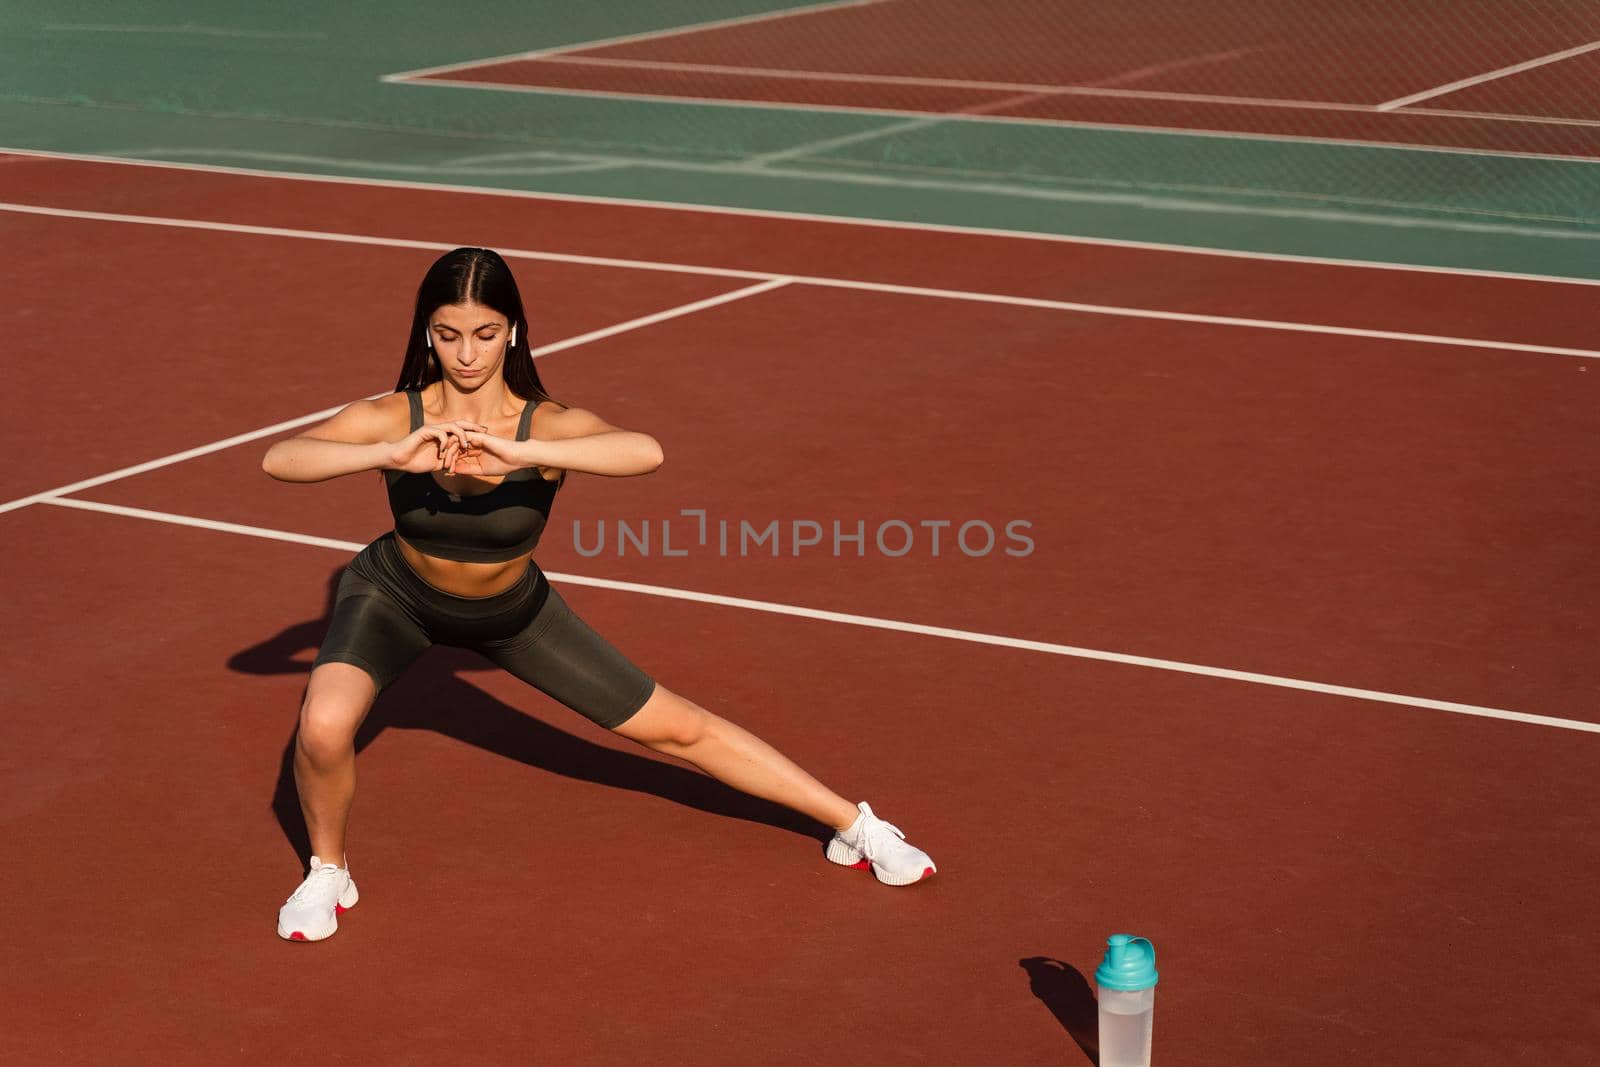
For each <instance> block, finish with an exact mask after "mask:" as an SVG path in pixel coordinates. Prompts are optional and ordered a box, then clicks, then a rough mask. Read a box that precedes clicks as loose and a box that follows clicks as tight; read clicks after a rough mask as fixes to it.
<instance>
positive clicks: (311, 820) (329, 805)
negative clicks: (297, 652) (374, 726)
mask: <svg viewBox="0 0 1600 1067" xmlns="http://www.w3.org/2000/svg"><path fill="white" fill-rule="evenodd" d="M377 696H378V687H377V685H376V684H375V683H374V682H373V680H372V676H371V675H370V674H368V673H367V672H366V671H364V670H362V669H361V668H360V667H357V666H355V665H354V664H351V663H337V662H333V663H323V664H321V665H319V666H318V667H316V668H315V669H314V670H312V672H311V680H310V681H309V682H308V683H307V684H306V695H305V700H304V702H303V703H302V704H301V705H300V726H299V729H298V731H297V732H296V734H295V744H294V781H295V787H296V788H297V789H298V790H299V793H300V811H301V813H302V814H303V815H304V816H305V821H306V830H307V831H308V832H309V833H310V836H311V851H312V852H314V853H315V854H316V855H317V857H318V858H319V859H322V860H324V861H325V862H328V863H333V864H336V865H338V866H340V867H347V866H348V864H347V863H346V862H345V829H346V827H347V826H348V825H349V822H350V806H351V804H352V803H354V801H355V794H356V745H355V740H356V730H358V729H359V728H360V727H361V722H362V720H363V719H365V718H366V717H367V712H368V711H370V710H372V704H373V701H375V700H376V699H377Z"/></svg>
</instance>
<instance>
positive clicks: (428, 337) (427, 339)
mask: <svg viewBox="0 0 1600 1067" xmlns="http://www.w3.org/2000/svg"><path fill="white" fill-rule="evenodd" d="M422 341H423V343H424V344H426V345H427V346H428V347H429V348H432V347H433V334H432V333H430V332H429V331H427V330H423V331H422Z"/></svg>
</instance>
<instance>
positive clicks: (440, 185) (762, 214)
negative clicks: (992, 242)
mask: <svg viewBox="0 0 1600 1067" xmlns="http://www.w3.org/2000/svg"><path fill="white" fill-rule="evenodd" d="M8 155H9V156H17V157H21V158H37V159H59V160H66V161H69V162H74V163H97V164H104V165H107V166H117V167H148V168H152V169H155V170H180V171H192V172H195V173H199V174H218V175H223V176H225V177H230V178H238V177H245V178H262V179H268V180H276V181H296V182H324V183H328V184H332V185H354V186H360V187H363V188H374V189H407V190H413V191H416V192H425V193H462V194H466V195H471V196H489V197H508V198H511V199H520V200H548V201H551V202H552V203H571V204H596V205H601V206H606V207H626V208H649V209H651V210H657V211H677V212H688V213H691V214H706V215H732V216H735V217H740V218H755V219H777V220H781V221H789V222H820V223H824V224H827V225H830V226H854V227H861V228H879V229H890V230H911V231H914V232H918V233H948V234H957V235H963V236H971V237H999V238H1005V239H1008V240H1014V241H1046V242H1050V243H1053V244H1069V245H1088V246H1090V247H1098V248H1125V249H1132V250H1135V251H1141V252H1173V253H1177V254H1180V255H1187V256H1217V257H1220V258H1223V259H1249V260H1260V261H1262V262H1266V263H1304V264H1310V265H1312V266H1322V267H1353V268H1357V269H1360V270H1388V271H1409V272H1414V273H1418V274H1447V275H1455V276H1459V277H1464V278H1498V279H1504V280H1508V281H1522V282H1541V283H1545V284H1551V285H1587V286H1600V278H1569V277H1562V276H1559V275H1553V274H1525V273H1521V272H1518V271H1502V270H1485V269H1481V268H1475V267H1436V266H1430V265H1428V264H1423V263H1384V262H1380V261H1378V260H1368V259H1340V258H1337V257H1334V256H1307V255H1296V254H1294V253H1291V252H1252V251H1246V250H1243V249H1233V248H1205V247H1201V246H1198V245H1180V244H1167V243H1165V242H1162V241H1134V240H1128V239H1126V238H1120V237H1084V236H1080V235H1077V234H1064V233H1045V232H1042V231H1039V230H1005V229H1000V228H998V227H991V226H956V225H951V224H949V223H939V222H900V221H897V220H894V219H873V218H851V217H848V216H841V215H819V214H815V213H812V212H805V211H775V210H772V209H770V208H746V207H723V206H719V205H715V204H684V203H679V202H677V201H674V200H649V199H643V198H637V199H636V198H632V197H621V196H593V195H586V194H582V193H550V192H538V191H534V190H527V189H502V188H496V187H494V186H486V185H460V184H455V183H450V182H420V181H411V180H408V179H405V178H364V177H353V176H350V175H342V174H307V173H302V172H299V171H289V170H262V169H260V168H255V167H233V166H227V167H224V166H219V165H217V164H212V163H179V162H173V161H169V160H154V159H133V158H129V157H126V156H101V155H93V154H90V153H85V152H52V151H47V150H44V149H37V148H10V147H6V146H4V145H0V157H4V156H8ZM4 162H5V160H4V159H3V158H0V164H3V163H4ZM728 276H730V277H760V275H759V274H753V273H734V274H731V275H728Z"/></svg>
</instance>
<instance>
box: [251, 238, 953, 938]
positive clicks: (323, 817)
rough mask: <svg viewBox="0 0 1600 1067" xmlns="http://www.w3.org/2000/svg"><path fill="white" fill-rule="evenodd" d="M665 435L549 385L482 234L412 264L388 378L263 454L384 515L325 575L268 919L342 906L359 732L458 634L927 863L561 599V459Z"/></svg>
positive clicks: (314, 930) (620, 720) (854, 852)
mask: <svg viewBox="0 0 1600 1067" xmlns="http://www.w3.org/2000/svg"><path fill="white" fill-rule="evenodd" d="M661 462H662V453H661V446H660V445H659V444H658V443H657V442H656V440H655V439H654V438H653V437H650V436H649V435H647V434H643V433H637V432H634V431H631V430H624V429H621V428H619V427H616V426H612V425H610V424H609V423H607V422H605V421H604V420H602V419H601V418H600V417H599V416H597V415H595V414H594V413H592V412H590V411H587V410H585V409H583V408H578V407H567V406H564V405H562V404H559V403H557V402H556V401H555V400H553V399H551V397H550V395H549V394H548V393H546V392H545V391H544V388H543V386H542V385H540V383H539V375H538V372H537V371H536V370H535V369H534V361H533V355H532V353H531V352H530V351H529V346H528V327H527V317H526V316H525V315H524V313H523V308H522V298H521V296H520V295H519V294H518V292H517V285H516V282H515V280H514V279H513V278H512V276H511V271H510V269H509V268H508V267H507V266H506V263H505V261H504V260H503V259H501V258H500V256H498V255H497V254H495V253H494V252H491V251H489V250H488V249H485V248H458V249H456V250H455V251H453V252H449V253H446V254H445V255H443V256H441V257H440V258H439V259H438V260H437V261H436V262H435V263H434V264H433V266H432V267H431V268H429V270H428V273H427V275H426V276H425V277H424V278H423V280H422V285H421V286H420V287H419V289H418V291H417V303H416V310H415V313H414V315H413V317H412V322H411V333H410V336H409V340H408V342H407V347H406V358H405V364H404V366H403V367H402V368H401V371H400V381H399V383H398V384H397V385H396V387H395V391H394V392H393V393H392V394H389V395H387V396H384V397H381V398H379V399H377V400H360V401H357V402H355V403H354V404H351V405H349V406H348V407H346V408H344V409H343V410H341V411H340V412H339V413H338V414H337V415H335V416H333V418H331V419H328V420H327V421H326V422H323V423H321V424H319V425H317V426H315V427H313V428H311V429H309V430H307V431H306V432H305V433H302V434H300V435H298V436H296V437H293V438H290V439H288V440H284V441H279V442H277V443H275V444H274V445H273V446H272V447H271V448H269V449H268V450H267V454H266V456H265V457H264V458H263V460H262V463H261V466H262V469H263V470H264V471H266V473H267V474H269V475H271V476H272V477H274V478H277V479H279V480H281V481H288V482H317V481H323V480H325V479H328V478H334V477H338V476H339V475H344V474H355V473H358V472H361V471H369V470H379V471H382V472H383V478H384V480H385V482H386V483H387V486H388V492H389V505H390V509H391V510H392V511H393V513H394V519H395V528H394V530H392V531H390V532H388V533H385V534H384V535H383V536H381V537H379V538H378V539H377V540H375V541H373V542H372V543H371V544H369V545H367V546H366V547H365V548H364V549H362V550H361V551H360V552H359V553H358V554H357V555H356V557H355V558H354V559H353V560H352V561H351V562H350V565H349V567H348V568H346V570H345V572H344V575H343V577H342V578H341V579H340V582H339V589H338V594H337V598H336V601H335V606H334V611H333V617H332V621H331V622H330V624H329V627H328V633H327V636H326V638H325V639H324V640H323V643H322V647H321V650H320V651H319V652H318V653H317V657H316V660H315V662H314V664H313V666H312V670H311V679H310V681H309V682H308V684H307V686H306V693H305V699H304V702H303V703H302V705H301V709H300V723H299V729H298V731H297V734H296V738H295V753H294V771H295V785H296V787H297V788H298V790H299V794H300V807H301V810H302V811H303V812H304V814H305V820H306V827H307V829H308V830H309V831H310V836H311V845H312V849H313V852H314V855H312V857H311V862H310V866H309V871H308V874H307V875H306V878H305V880H304V881H303V882H302V883H301V884H300V886H299V888H297V889H296V890H295V891H294V893H293V894H292V895H291V896H290V897H289V899H288V900H287V901H285V902H284V904H283V907H282V908H281V909H280V911H279V913H278V935H279V936H280V937H283V938H286V939H288V940H291V941H319V940H321V939H322V938H325V937H328V936H330V935H331V934H332V933H333V932H334V931H335V930H336V929H337V928H338V918H337V917H338V915H339V914H340V913H341V912H343V911H344V910H345V909H347V908H349V907H351V906H352V905H354V904H355V902H356V899H357V894H356V885H355V882H354V881H353V880H352V879H351V877H350V870H349V861H348V858H347V856H346V854H345V828H346V824H347V822H348V818H349V814H350V805H351V801H352V800H353V799H354V795H355V734H356V729H357V727H359V726H360V724H361V722H362V720H363V719H364V718H365V717H366V714H367V712H368V710H369V709H370V708H371V707H372V704H373V702H374V701H375V700H376V699H377V697H378V694H379V693H381V692H382V691H383V690H384V689H385V688H386V687H387V686H389V685H390V684H391V683H393V682H394V680H395V679H396V678H398V677H399V676H400V674H401V673H402V672H403V671H404V670H405V669H406V667H407V666H409V665H410V664H411V663H412V661H414V660H415V659H416V658H417V657H418V656H419V655H421V654H422V652H423V651H424V650H426V649H427V648H428V647H429V646H430V645H433V644H445V645H456V646H461V647H466V648H474V649H477V650H478V651H479V652H481V653H483V654H484V655H485V656H486V657H488V658H489V659H490V660H491V661H493V662H494V663H497V664H499V665H500V666H502V667H504V668H505V669H506V670H507V671H509V672H511V673H512V674H514V675H516V676H517V677H518V678H521V679H523V680H524V681H526V682H529V683H530V684H532V685H534V686H536V687H538V688H539V689H540V690H542V691H543V692H545V693H547V694H549V695H550V696H552V697H554V698H555V699H557V700H559V701H561V702H562V703H563V704H565V705H567V706H568V707H570V708H572V709H573V710H575V711H577V712H578V713H579V714H582V715H585V716H587V717H588V718H590V719H592V720H593V721H594V722H597V723H599V724H600V725H602V726H605V727H607V728H608V729H611V730H614V731H616V732H617V733H618V734H621V735H622V736H623V737H626V738H629V739H630V740H633V741H636V742H638V743H639V744H642V745H645V746H647V747H649V748H652V749H654V750H656V751H657V752H664V753H667V754H668V755H672V756H677V757H679V758H681V759H685V760H687V761H689V762H690V763H693V764H695V765H696V766H698V767H699V768H700V769H702V770H704V771H705V772H707V773H708V774H710V775H712V776H713V777H716V778H718V779H720V780H721V781H723V782H726V783H727V784H729V785H731V786H734V787H735V788H738V789H741V790H743V791H745V792H747V793H750V794H753V795H755V796H758V797H763V798H765V799H767V800H772V801H776V802H778V803H780V804H784V805H787V806H788V807H791V808H793V809H795V810H797V811H800V812H803V813H804V814H806V815H809V816H811V817H812V818H815V819H817V820H818V821H820V822H823V823H826V824H827V825H829V826H831V827H833V828H834V831H835V833H834V836H833V839H832V840H831V841H829V843H828V846H827V850H826V855H827V857H828V859H830V860H832V861H833V862H835V863H841V864H846V865H848V866H853V867H856V868H861V869H866V868H870V869H871V870H872V872H873V873H874V874H875V875H876V876H877V878H878V880H879V881H882V882H885V883H888V884H890V885H908V884H910V883H913V882H917V881H920V880H921V879H923V878H925V877H927V876H929V875H931V874H933V873H934V870H935V868H934V865H933V861H932V860H931V859H929V858H928V855H927V854H926V853H925V852H923V851H922V850H920V849H917V848H914V847H913V846H911V845H910V844H908V843H906V841H905V840H904V838H905V835H904V834H903V833H901V832H900V831H899V830H898V829H897V828H895V827H894V826H892V825H890V824H889V823H886V822H884V821H883V820H882V819H879V818H878V817H877V816H876V815H874V814H873V812H872V809H871V808H870V807H869V806H868V805H867V804H866V803H861V804H859V805H856V806H854V807H853V806H851V804H850V803H849V802H848V801H846V800H845V799H844V798H843V797H841V796H839V795H838V794H837V793H834V792H833V791H832V790H830V789H828V788H827V787H826V786H824V785H822V784H821V783H820V782H818V781H817V780H816V779H815V778H812V777H811V776H810V775H809V774H807V773H806V772H805V771H803V770H801V769H800V768H799V767H798V766H796V765H795V764H794V763H792V762H790V761H789V760H788V759H786V758H785V757H784V756H783V755H782V754H780V753H779V752H777V751H776V750H775V749H773V748H772V747H771V746H770V745H767V744H766V743H765V742H763V741H761V740H760V739H759V738H757V737H755V736H753V735H752V734H750V733H749V732H747V731H745V730H743V729H741V728H740V727H738V726H736V725H734V724H733V723H731V722H728V721H727V720H726V719H722V718H719V717H718V716H716V715H713V714H712V713H711V712H709V711H707V710H705V709H704V708H702V707H700V706H699V705H698V704H695V703H693V702H692V701H689V700H687V699H685V698H684V697H681V696H679V695H678V694H676V693H673V692H671V691H670V690H668V689H667V688H666V687H665V686H662V685H659V684H657V683H656V682H655V681H654V679H652V678H651V677H650V676H649V675H648V674H646V673H645V672H644V671H642V670H641V669H640V668H639V667H637V666H635V665H634V664H633V663H632V662H630V661H629V660H628V659H627V658H626V657H624V656H623V655H622V654H621V653H620V652H618V651H617V650H616V649H615V648H614V647H612V646H611V644H610V643H608V642H607V641H606V640H605V639H604V638H603V637H601V636H600V635H599V634H597V633H595V632H594V631H593V630H592V629H590V628H589V626H588V625H587V624H585V623H584V622H583V620H582V619H580V618H578V617H577V616H576V615H574V614H573V612H572V611H571V609H570V608H568V607H567V605H566V602H565V601H564V600H562V598H561V596H560V594H558V593H557V592H556V591H555V590H554V589H553V588H551V586H550V583H549V582H548V581H547V580H546V578H545V576H544V573H543V572H542V571H541V570H540V569H539V567H538V565H537V564H535V563H534V562H533V559H532V552H533V549H534V546H535V545H536V544H537V543H538V540H539V536H540V534H541V533H542V531H543V529H544V524H545V520H546V519H547V518H548V516H549V514H550V505H551V502H552V500H553V499H554V497H555V494H556V491H557V490H558V489H559V488H560V486H561V485H562V484H563V483H564V482H565V480H566V477H567V475H568V473H571V472H575V471H576V472H585V473H589V474H600V475H607V476H610V477H626V476H629V475H636V474H648V473H649V472H651V471H653V470H655V469H656V468H657V467H659V466H660V465H661Z"/></svg>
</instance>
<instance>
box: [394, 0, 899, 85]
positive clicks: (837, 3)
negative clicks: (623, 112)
mask: <svg viewBox="0 0 1600 1067" xmlns="http://www.w3.org/2000/svg"><path fill="white" fill-rule="evenodd" d="M882 2H883V0H829V2H827V3H821V4H807V5H805V6H803V7H786V8H782V9H780V10H778V11H761V12H757V13H755V14H753V15H735V16H734V17H732V18H725V19H712V20H710V21H708V22H689V23H683V24H680V25H677V26H663V27H662V28H660V29H655V30H643V31H641V32H639V33H625V34H621V35H619V36H616V37H602V38H600V39H599V40H594V41H578V42H576V43H574V44H562V45H555V46H553V47H551V48H536V49H533V50H532V51H529V52H510V53H508V54H506V55H503V56H487V57H484V58H481V59H468V60H463V61H462V62H460V63H446V64H444V65H442V66H438V67H422V68H419V69H417V70H402V71H399V72H397V73H395V74H385V75H384V76H383V78H382V79H381V80H382V81H386V82H389V81H402V80H404V79H407V78H423V77H427V76H428V75H430V74H448V73H449V72H451V71H453V70H465V69H467V68H468V67H480V66H485V65H488V64H491V63H512V62H516V61H518V60H524V59H543V58H546V57H548V56H552V55H556V54H557V53H560V52H570V51H572V50H574V49H578V48H605V47H608V46H610V45H618V44H634V43H636V42H638V41H652V40H656V39H658V38H661V37H675V36H677V35H678V34H681V33H700V32H703V31H705V30H718V29H723V28H725V27H728V26H749V25H752V24H753V23H757V22H773V21H775V20H777V19H789V18H798V17H800V16H802V15H815V14H817V13H818V12H822V11H832V10H834V9H835V8H842V7H865V6H867V5H870V4H877V3H882Z"/></svg>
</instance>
